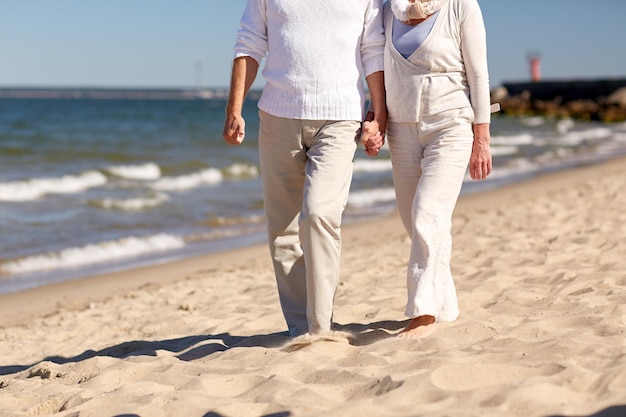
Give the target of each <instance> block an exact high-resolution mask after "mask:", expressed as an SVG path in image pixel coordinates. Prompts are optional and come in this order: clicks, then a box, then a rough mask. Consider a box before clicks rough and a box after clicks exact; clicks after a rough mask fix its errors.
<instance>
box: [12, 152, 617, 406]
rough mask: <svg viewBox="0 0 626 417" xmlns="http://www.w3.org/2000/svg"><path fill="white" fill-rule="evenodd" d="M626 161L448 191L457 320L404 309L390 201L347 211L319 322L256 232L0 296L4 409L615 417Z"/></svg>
mask: <svg viewBox="0 0 626 417" xmlns="http://www.w3.org/2000/svg"><path fill="white" fill-rule="evenodd" d="M625 190H626V159H617V160H613V161H609V162H605V163H602V164H600V165H594V166H587V167H581V168H576V169H571V170H568V171H562V172H558V173H552V174H547V175H543V176H541V177H539V178H535V179H533V180H530V181H528V182H524V183H519V184H514V185H510V186H507V187H505V188H502V189H498V190H494V191H488V192H483V193H479V194H473V195H469V196H465V197H462V198H461V200H460V201H459V204H458V205H457V209H456V211H455V215H454V219H453V222H454V226H453V234H454V237H453V239H454V240H453V243H454V247H453V273H454V276H455V281H456V285H457V290H458V296H459V301H460V306H461V316H460V318H459V320H457V321H456V322H454V323H449V324H440V325H438V328H437V331H436V332H435V333H434V334H432V335H430V336H429V337H427V338H424V339H421V340H403V339H400V338H397V337H395V335H396V334H397V333H398V332H399V331H400V329H402V328H403V326H404V325H405V324H406V323H407V318H406V317H404V316H403V311H404V304H405V300H406V287H405V266H406V261H407V256H408V250H409V241H408V239H407V237H406V236H405V232H404V230H403V228H402V226H401V224H400V220H399V219H398V218H397V217H396V216H391V217H389V218H384V219H381V220H377V221H373V222H368V223H361V224H355V225H348V226H346V227H345V228H344V244H343V259H342V264H343V266H342V273H341V283H340V286H339V291H338V293H337V297H336V302H335V306H336V308H335V322H336V327H335V331H334V332H333V333H332V334H330V335H327V336H325V337H317V338H311V337H308V336H302V337H300V338H296V339H291V338H288V337H287V336H286V334H285V330H286V328H285V325H284V322H283V319H282V315H281V314H280V309H279V305H278V299H277V294H276V289H275V285H274V278H273V273H272V270H271V265H270V259H269V255H268V250H267V248H266V246H265V245H261V246H256V247H250V248H245V249H239V250H234V251H230V252H227V253H219V254H211V255H207V256H203V257H199V258H194V259H189V260H184V261H178V262H172V263H169V264H165V265H157V266H152V267H145V268H140V269H136V270H132V271H126V272H119V273H115V274H109V275H105V276H98V277H92V278H87V279H82V280H79V281H72V282H65V283H61V284H56V285H51V286H47V287H43V288H37V289H33V290H28V291H23V292H19V293H13V294H6V295H2V296H0V416H3V417H4V416H11V417H17V416H49V415H53V416H64V417H69V416H72V417H77V416H81V417H86V416H94V417H96V416H103V417H104V416H107V417H108V416H111V417H112V416H141V417H159V416H164V417H165V416H167V417H172V416H185V417H188V416H197V417H259V416H265V417H270V416H271V417H288V416H292V417H293V416H341V417H349V416H355V417H357V416H358V417H363V416H376V417H385V416H390V417H391V416H406V417H409V416H421V417H442V416H449V417H457V416H458V417H470V416H481V417H491V416H507V417H510V416H515V417H517V416H519V417H548V416H550V417H554V416H568V417H573V416H596V417H599V416H603V417H609V416H610V417H617V416H620V417H624V416H626V337H625V329H626V256H625V254H626V192H625Z"/></svg>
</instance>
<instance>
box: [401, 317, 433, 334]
mask: <svg viewBox="0 0 626 417" xmlns="http://www.w3.org/2000/svg"><path fill="white" fill-rule="evenodd" d="M435 330H436V326H435V318H434V317H433V316H419V317H415V318H413V319H411V321H410V322H409V324H408V325H407V326H406V327H405V328H404V330H402V331H401V332H400V333H398V337H401V338H403V339H421V338H422V337H426V336H429V335H431V334H432V333H433V332H434V331H435Z"/></svg>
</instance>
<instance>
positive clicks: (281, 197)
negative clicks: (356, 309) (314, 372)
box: [259, 111, 361, 336]
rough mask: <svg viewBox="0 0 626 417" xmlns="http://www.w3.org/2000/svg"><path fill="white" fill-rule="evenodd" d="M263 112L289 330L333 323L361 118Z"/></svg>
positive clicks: (268, 198) (264, 160)
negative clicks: (302, 117) (287, 116)
mask: <svg viewBox="0 0 626 417" xmlns="http://www.w3.org/2000/svg"><path fill="white" fill-rule="evenodd" d="M259 116H260V126H259V156H260V166H261V178H262V183H263V199H264V206H265V213H266V216H267V228H268V238H269V246H270V253H271V256H272V260H273V265H274V272H275V275H276V283H277V287H278V295H279V299H280V304H281V308H282V311H283V315H284V317H285V320H286V322H287V327H288V329H289V334H290V335H292V336H297V335H300V334H303V333H307V332H311V333H319V332H324V331H328V330H330V328H331V324H332V316H333V302H334V297H335V293H336V290H337V285H338V282H339V264H340V256H341V219H342V215H343V212H344V210H345V208H346V204H347V201H348V191H349V190H350V183H351V181H352V170H353V159H354V153H355V151H356V147H357V135H358V132H359V128H360V126H361V124H360V122H358V121H324V120H297V119H285V118H280V117H276V116H272V115H270V114H268V113H266V112H263V111H260V112H259Z"/></svg>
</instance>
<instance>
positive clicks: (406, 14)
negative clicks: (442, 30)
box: [390, 0, 443, 21]
mask: <svg viewBox="0 0 626 417" xmlns="http://www.w3.org/2000/svg"><path fill="white" fill-rule="evenodd" d="M390 2H391V10H392V11H393V14H394V15H395V16H396V19H398V20H401V21H407V20H409V19H425V18H427V17H428V16H430V15H431V14H433V13H435V12H436V11H437V10H439V9H441V6H442V3H443V0H415V1H414V2H410V1H409V0H390Z"/></svg>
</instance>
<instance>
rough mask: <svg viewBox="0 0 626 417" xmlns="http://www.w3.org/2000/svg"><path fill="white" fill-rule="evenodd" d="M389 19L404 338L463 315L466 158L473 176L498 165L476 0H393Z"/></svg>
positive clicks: (388, 80)
mask: <svg viewBox="0 0 626 417" xmlns="http://www.w3.org/2000/svg"><path fill="white" fill-rule="evenodd" d="M394 12H395V13H396V14H397V15H398V16H396V15H395V14H394ZM384 22H385V33H386V46H385V88H386V91H387V112H388V123H387V141H388V143H389V150H390V153H391V161H392V164H393V179H394V187H395V191H396V197H397V203H398V210H399V213H400V217H401V219H402V223H403V224H404V227H405V228H406V230H407V232H408V233H409V235H410V236H411V240H412V243H411V254H410V257H409V262H408V269H407V289H408V302H407V305H406V310H405V314H406V315H407V316H408V317H411V321H410V322H409V324H408V326H407V327H406V328H405V329H404V330H403V331H402V332H401V333H400V334H399V336H400V337H407V338H417V337H423V336H425V335H427V334H429V333H430V332H431V331H432V330H433V329H434V324H435V323H436V322H450V321H454V320H456V318H457V317H458V315H459V307H458V302H457V296H456V289H455V286H454V281H453V279H452V273H451V270H450V258H451V252H452V237H451V228H452V212H453V211H454V207H455V205H456V202H457V200H458V197H459V194H460V191H461V185H462V183H463V178H464V176H465V173H466V172H467V169H468V164H469V170H470V175H471V178H473V179H475V180H482V179H485V178H486V177H487V176H488V175H489V174H490V173H491V168H492V167H491V151H490V148H489V140H490V132H489V124H490V121H491V111H490V94H489V76H488V70H487V52H486V49H487V47H486V33H485V27H484V23H483V18H482V13H481V10H480V8H479V5H478V2H477V0H430V1H424V0H422V1H420V0H415V2H409V1H407V0H390V2H387V3H386V4H385V9H384Z"/></svg>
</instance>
